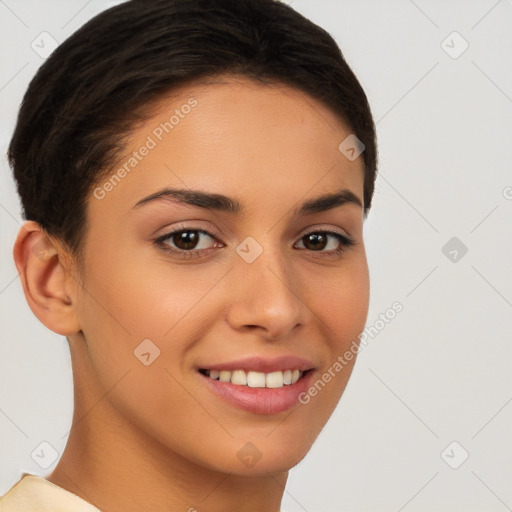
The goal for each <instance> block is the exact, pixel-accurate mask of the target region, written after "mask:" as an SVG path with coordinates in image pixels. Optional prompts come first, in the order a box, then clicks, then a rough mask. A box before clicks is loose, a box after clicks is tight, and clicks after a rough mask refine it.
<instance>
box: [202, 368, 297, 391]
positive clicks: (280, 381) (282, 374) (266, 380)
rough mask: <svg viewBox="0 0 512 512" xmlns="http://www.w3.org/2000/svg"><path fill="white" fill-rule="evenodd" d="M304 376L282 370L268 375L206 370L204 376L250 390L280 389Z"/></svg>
mask: <svg viewBox="0 0 512 512" xmlns="http://www.w3.org/2000/svg"><path fill="white" fill-rule="evenodd" d="M303 374H304V372H302V371H300V370H284V371H277V372H270V373H263V372H245V371H244V370H234V371H232V372H231V371H228V370H221V371H219V370H206V375H208V376H209V377H210V378H211V379H214V380H220V381H222V382H231V384H236V385H238V386H249V387H251V388H265V387H267V388H282V387H283V386H289V385H290V384H295V383H296V382H297V381H298V380H299V379H300V378H301V377H302V375H303Z"/></svg>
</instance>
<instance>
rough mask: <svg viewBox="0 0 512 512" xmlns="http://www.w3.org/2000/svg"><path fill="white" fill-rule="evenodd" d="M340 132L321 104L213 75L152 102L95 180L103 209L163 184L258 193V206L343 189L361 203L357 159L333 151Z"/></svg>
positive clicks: (281, 88)
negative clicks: (105, 171) (106, 173)
mask: <svg viewBox="0 0 512 512" xmlns="http://www.w3.org/2000/svg"><path fill="white" fill-rule="evenodd" d="M350 134H351V130H350V128H349V127H348V126H347V125H346V124H345V123H344V122H343V121H342V120H341V119H340V118H339V117H338V116H337V115H336V114H334V112H332V111H331V110H330V109H329V108H327V107H326V106H325V105H323V104H322V103H320V102H318V101H316V100H314V99H313V98H312V97H310V96H309V95H307V94H305V93H304V92H302V91H300V90H298V89H295V88H292V87H290V86H287V85H284V84H278V83H272V84H269V85H266V84H259V83H256V82H254V81H252V80H249V79H245V78H240V77H236V78H233V77H219V78H216V79H214V80H211V81H209V83H196V84H193V85H189V86H186V87H183V88H180V89H178V90H175V91H174V92H173V93H172V95H169V96H166V97H162V98H161V99H159V100H158V101H157V102H155V103H154V104H153V105H152V107H151V117H150V118H149V119H147V120H146V121H145V122H144V124H142V125H141V126H139V127H138V128H137V129H136V130H134V131H133V133H132V135H131V138H130V141H129V143H128V146H127V148H126V151H125V153H124V154H123V155H122V157H121V158H120V159H119V161H118V163H117V165H116V166H115V167H114V168H113V170H112V174H111V175H110V176H107V177H106V178H105V179H104V180H103V182H102V183H100V184H99V185H100V187H103V185H107V186H106V188H107V189H108V191H107V194H106V196H105V201H102V203H103V207H105V206H106V203H109V205H110V206H111V207H113V208H127V207H130V208H131V207H132V206H133V205H134V204H135V203H136V202H137V201H139V200H140V199H141V198H142V197H144V196H145V195H150V194H152V193H155V192H156V191H157V190H158V189H159V188H163V187H179V188H192V189H196V190H203V191H208V192H218V193H222V194H224V195H228V196H231V195H233V196H237V197H240V196H242V197H243V196H247V197H248V198H251V197H252V198H254V197H258V196H259V197H260V199H261V200H260V203H259V204H262V200H263V198H264V197H266V198H270V197H272V198H273V200H274V203H275V202H276V201H277V202H280V201H281V202H282V201H283V200H284V199H285V197H287V196H288V197H289V199H290V200H292V201H293V200H297V199H298V197H300V196H304V195H307V192H308V190H311V191H312V192H314V191H316V192H317V194H316V195H318V193H320V192H327V191H329V190H331V189H333V188H336V189H339V188H341V187H344V188H349V189H350V190H352V191H353V192H354V193H355V194H356V195H358V196H359V197H360V198H361V202H362V190H363V181H364V180H363V178H364V167H363V162H362V157H359V158H357V159H356V160H353V161H351V160H349V159H347V158H346V157H345V156H344V155H343V154H342V153H341V152H340V150H339V148H338V146H339V145H340V143H341V142H342V141H343V140H344V139H345V138H346V137H347V136H349V135H350ZM109 184H110V186H109ZM103 188H105V187H103ZM313 189H314V190H313ZM249 202H250V201H249ZM244 203H245V201H244Z"/></svg>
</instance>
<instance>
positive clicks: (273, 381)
mask: <svg viewBox="0 0 512 512" xmlns="http://www.w3.org/2000/svg"><path fill="white" fill-rule="evenodd" d="M265 384H266V385H267V388H282V387H283V384H284V379H283V372H272V373H267V374H266V375H265Z"/></svg>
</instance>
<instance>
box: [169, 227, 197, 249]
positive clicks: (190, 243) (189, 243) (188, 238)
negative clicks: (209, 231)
mask: <svg viewBox="0 0 512 512" xmlns="http://www.w3.org/2000/svg"><path fill="white" fill-rule="evenodd" d="M175 236H176V237H177V238H178V240H177V241H176V239H175V240H174V243H175V244H176V246H177V247H179V248H180V249H193V248H194V247H195V246H196V244H197V239H198V235H197V233H196V232H195V231H182V232H181V233H179V234H178V235H175Z"/></svg>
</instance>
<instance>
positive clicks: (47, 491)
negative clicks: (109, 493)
mask: <svg viewBox="0 0 512 512" xmlns="http://www.w3.org/2000/svg"><path fill="white" fill-rule="evenodd" d="M0 511H1V512H101V510H100V509H98V508H96V507H95V506H93V505H91V504H90V503H89V502H87V501H85V500H84V499H83V498H80V496H77V495H76V494H73V493H72V492H70V491H67V490H66V489H63V488H62V487H59V486H58V485H55V484H54V483H52V482H49V481H48V480H45V479H44V478H42V477H40V476H37V475H31V474H29V473H23V475H22V477H21V479H20V480H19V481H18V482H17V483H16V484H14V485H13V486H12V487H11V488H10V489H9V490H8V491H7V493H6V494H4V495H3V496H1V497H0Z"/></svg>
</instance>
